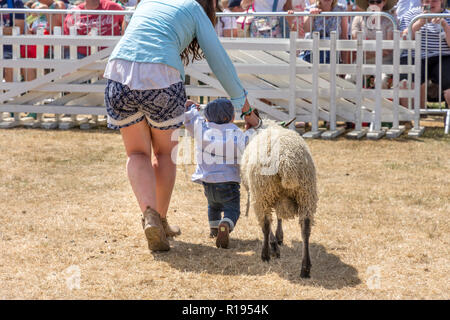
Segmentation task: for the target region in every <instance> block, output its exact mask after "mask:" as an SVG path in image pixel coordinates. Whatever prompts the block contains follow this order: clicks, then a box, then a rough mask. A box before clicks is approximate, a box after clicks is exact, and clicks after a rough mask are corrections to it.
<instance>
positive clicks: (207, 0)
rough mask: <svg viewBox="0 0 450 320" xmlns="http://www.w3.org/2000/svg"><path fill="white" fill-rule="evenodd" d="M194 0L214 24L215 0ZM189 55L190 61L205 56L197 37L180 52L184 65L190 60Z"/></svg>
mask: <svg viewBox="0 0 450 320" xmlns="http://www.w3.org/2000/svg"><path fill="white" fill-rule="evenodd" d="M196 1H197V2H198V3H199V4H200V5H201V6H202V7H203V10H205V12H206V15H207V16H208V18H209V20H211V23H212V25H213V26H214V25H215V23H216V11H215V9H214V1H215V0H196ZM189 56H192V60H191V62H194V60H201V59H203V58H204V57H205V56H204V55H203V52H202V51H201V49H200V45H199V44H198V41H197V38H194V39H193V40H192V42H191V43H190V44H189V45H188V46H187V47H186V49H184V50H183V52H182V53H181V54H180V57H181V60H182V61H183V63H184V65H185V66H187V65H188V64H189V62H190V61H189V60H190V59H189Z"/></svg>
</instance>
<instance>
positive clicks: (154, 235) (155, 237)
mask: <svg viewBox="0 0 450 320" xmlns="http://www.w3.org/2000/svg"><path fill="white" fill-rule="evenodd" d="M142 227H143V228H144V232H145V236H146V237H147V242H148V248H149V249H150V250H151V251H169V250H170V245H169V240H167V237H166V232H165V231H164V227H163V224H162V222H161V216H160V215H159V213H158V212H156V211H155V210H154V209H152V208H150V207H147V210H145V212H144V217H143V218H142Z"/></svg>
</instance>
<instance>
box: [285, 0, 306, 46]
mask: <svg viewBox="0 0 450 320" xmlns="http://www.w3.org/2000/svg"><path fill="white" fill-rule="evenodd" d="M291 1H292V10H289V11H288V13H294V12H304V11H305V9H306V7H307V6H309V2H308V0H291ZM304 19H305V18H304V17H298V18H295V20H293V22H290V28H291V31H294V30H297V32H298V37H299V38H304V37H305V31H304V30H303V23H304Z"/></svg>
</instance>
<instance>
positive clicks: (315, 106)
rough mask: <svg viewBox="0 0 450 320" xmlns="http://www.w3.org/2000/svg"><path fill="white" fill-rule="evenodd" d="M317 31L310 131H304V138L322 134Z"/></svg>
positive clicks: (313, 60) (314, 40)
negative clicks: (320, 126) (320, 127)
mask: <svg viewBox="0 0 450 320" xmlns="http://www.w3.org/2000/svg"><path fill="white" fill-rule="evenodd" d="M319 41H320V40H319V33H318V32H313V50H312V52H311V53H312V72H313V74H312V106H311V131H309V132H306V133H305V134H304V135H303V137H305V138H319V137H320V135H321V134H322V132H321V131H319V101H318V100H319V63H320V56H319V54H320V51H319Z"/></svg>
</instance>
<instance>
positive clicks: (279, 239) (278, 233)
mask: <svg viewBox="0 0 450 320" xmlns="http://www.w3.org/2000/svg"><path fill="white" fill-rule="evenodd" d="M281 221H282V220H281V219H278V225H277V231H276V232H275V236H276V237H277V242H278V244H279V245H280V246H281V245H282V244H283V225H282V223H281Z"/></svg>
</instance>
